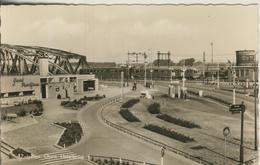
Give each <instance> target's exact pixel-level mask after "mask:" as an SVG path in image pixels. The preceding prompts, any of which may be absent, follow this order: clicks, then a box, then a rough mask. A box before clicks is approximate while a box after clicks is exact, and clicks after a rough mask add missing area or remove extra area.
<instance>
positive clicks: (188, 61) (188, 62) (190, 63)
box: [177, 58, 195, 66]
mask: <svg viewBox="0 0 260 165" xmlns="http://www.w3.org/2000/svg"><path fill="white" fill-rule="evenodd" d="M184 62H185V66H193V63H194V62H195V59H194V58H186V59H182V60H180V61H179V62H178V64H177V65H178V66H183V64H184Z"/></svg>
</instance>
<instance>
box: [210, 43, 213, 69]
mask: <svg viewBox="0 0 260 165" xmlns="http://www.w3.org/2000/svg"><path fill="white" fill-rule="evenodd" d="M210 45H211V63H212V64H213V42H211V43H210Z"/></svg>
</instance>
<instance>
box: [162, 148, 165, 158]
mask: <svg viewBox="0 0 260 165" xmlns="http://www.w3.org/2000/svg"><path fill="white" fill-rule="evenodd" d="M164 152H165V147H162V148H161V157H163V156H164Z"/></svg>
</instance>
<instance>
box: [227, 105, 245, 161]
mask: <svg viewBox="0 0 260 165" xmlns="http://www.w3.org/2000/svg"><path fill="white" fill-rule="evenodd" d="M245 110H246V106H245V105H244V102H243V101H242V103H241V104H234V105H231V106H230V109H229V111H230V112H232V114H234V113H240V114H241V136H240V163H241V164H243V163H244V146H243V140H244V137H243V136H244V113H245Z"/></svg>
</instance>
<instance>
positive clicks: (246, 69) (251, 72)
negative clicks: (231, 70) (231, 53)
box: [235, 50, 258, 82]
mask: <svg viewBox="0 0 260 165" xmlns="http://www.w3.org/2000/svg"><path fill="white" fill-rule="evenodd" d="M235 71H236V78H237V80H238V81H249V82H250V81H255V80H258V73H257V72H258V68H257V62H256V52H255V51H254V50H238V51H236V66H235Z"/></svg>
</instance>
